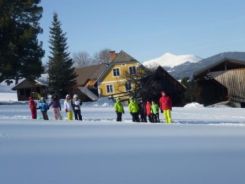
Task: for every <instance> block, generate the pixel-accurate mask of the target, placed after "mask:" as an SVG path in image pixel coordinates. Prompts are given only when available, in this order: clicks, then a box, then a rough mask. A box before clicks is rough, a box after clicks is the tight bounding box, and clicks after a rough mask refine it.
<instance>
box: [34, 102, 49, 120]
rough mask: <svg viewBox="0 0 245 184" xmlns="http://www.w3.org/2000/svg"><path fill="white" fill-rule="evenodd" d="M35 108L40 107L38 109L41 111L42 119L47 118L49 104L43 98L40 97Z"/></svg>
mask: <svg viewBox="0 0 245 184" xmlns="http://www.w3.org/2000/svg"><path fill="white" fill-rule="evenodd" d="M37 109H40V111H41V112H42V115H43V119H44V120H48V113H47V112H48V109H49V105H48V104H47V103H46V101H45V100H44V98H43V97H41V98H40V100H39V101H38V106H37Z"/></svg>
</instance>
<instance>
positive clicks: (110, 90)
mask: <svg viewBox="0 0 245 184" xmlns="http://www.w3.org/2000/svg"><path fill="white" fill-rule="evenodd" d="M106 91H107V93H113V86H112V85H111V84H109V85H106Z"/></svg>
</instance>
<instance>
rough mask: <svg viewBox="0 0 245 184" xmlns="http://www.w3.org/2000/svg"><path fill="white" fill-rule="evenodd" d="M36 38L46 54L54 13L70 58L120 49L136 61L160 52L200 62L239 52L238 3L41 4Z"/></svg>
mask: <svg viewBox="0 0 245 184" xmlns="http://www.w3.org/2000/svg"><path fill="white" fill-rule="evenodd" d="M41 4H42V6H43V8H44V12H43V18H42V20H41V26H42V28H43V29H44V33H43V34H42V35H41V36H40V40H41V41H43V47H44V49H45V51H46V57H45V59H44V61H46V60H47V55H49V49H48V40H49V27H50V25H51V22H52V16H53V13H54V12H57V13H58V15H59V19H60V20H61V22H62V29H63V30H64V32H66V33H67V38H68V46H69V51H70V53H74V52H79V51H87V52H88V53H90V54H94V53H95V52H97V51H99V50H101V49H104V48H110V49H113V50H116V51H120V50H125V51H127V52H128V53H129V54H131V55H132V56H133V57H135V58H136V59H138V60H139V61H145V60H149V59H152V58H155V57H159V56H161V55H162V54H164V53H165V52H171V53H174V54H194V55H197V56H199V57H202V58H205V57H209V56H211V55H214V54H217V53H220V52H226V51H245V11H244V10H245V1H244V0H205V1H201V0H183V1H181V0H121V1H118V0H103V1H102V0H42V3H41Z"/></svg>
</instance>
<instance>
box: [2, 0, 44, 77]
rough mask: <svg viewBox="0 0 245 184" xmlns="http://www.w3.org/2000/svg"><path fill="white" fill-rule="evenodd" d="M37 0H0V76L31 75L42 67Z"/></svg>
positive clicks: (40, 13)
mask: <svg viewBox="0 0 245 184" xmlns="http://www.w3.org/2000/svg"><path fill="white" fill-rule="evenodd" d="M39 4H40V0H22V1H13V0H0V43H1V44H0V79H2V80H3V79H9V78H15V79H16V82H17V81H18V79H19V78H22V77H25V78H29V79H34V78H36V77H39V76H40V74H41V73H42V71H43V68H42V62H41V59H42V57H43V56H44V51H43V49H42V43H40V42H39V41H38V39H37V37H38V34H39V33H41V32H42V29H41V27H40V25H39V20H40V19H41V17H42V12H43V8H42V7H41V6H40V5H39Z"/></svg>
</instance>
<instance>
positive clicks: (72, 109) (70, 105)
mask: <svg viewBox="0 0 245 184" xmlns="http://www.w3.org/2000/svg"><path fill="white" fill-rule="evenodd" d="M80 106H81V101H80V100H79V98H78V96H77V95H76V94H75V95H74V96H73V99H71V96H70V95H66V99H65V101H64V110H65V112H66V115H67V119H68V120H73V114H74V116H75V119H76V120H82V115H81V109H80ZM50 107H52V109H53V114H54V119H55V120H62V115H61V105H60V100H59V98H58V96H57V95H53V96H52V100H51V102H50V103H49V104H48V103H47V102H46V100H45V99H44V98H43V97H41V98H40V99H39V101H38V103H36V102H35V101H34V99H33V98H32V97H29V108H30V110H31V114H32V119H37V110H38V109H39V110H40V111H41V113H42V117H43V119H44V120H49V117H48V113H47V112H48V110H49V109H50Z"/></svg>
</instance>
